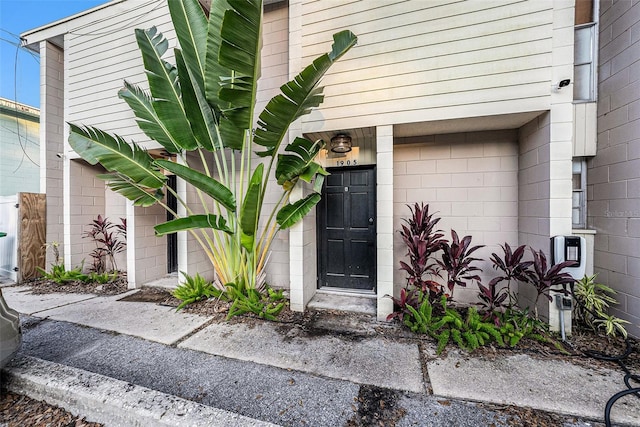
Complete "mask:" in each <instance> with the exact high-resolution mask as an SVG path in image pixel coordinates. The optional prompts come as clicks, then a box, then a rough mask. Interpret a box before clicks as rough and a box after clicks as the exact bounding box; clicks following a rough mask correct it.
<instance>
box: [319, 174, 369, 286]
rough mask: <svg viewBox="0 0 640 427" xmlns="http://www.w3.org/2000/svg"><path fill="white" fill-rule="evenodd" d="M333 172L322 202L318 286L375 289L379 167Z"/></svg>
mask: <svg viewBox="0 0 640 427" xmlns="http://www.w3.org/2000/svg"><path fill="white" fill-rule="evenodd" d="M330 172H331V175H330V176H328V177H327V179H326V180H325V185H324V187H323V190H322V192H323V193H322V200H321V201H320V203H319V204H318V272H319V274H318V277H319V283H318V285H319V287H332V288H343V289H356V290H369V291H373V290H375V281H376V279H375V272H376V270H375V265H376V244H375V242H376V240H375V239H376V228H375V170H374V169H373V168H368V169H335V170H330Z"/></svg>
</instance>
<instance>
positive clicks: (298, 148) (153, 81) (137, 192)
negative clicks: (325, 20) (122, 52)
mask: <svg viewBox="0 0 640 427" xmlns="http://www.w3.org/2000/svg"><path fill="white" fill-rule="evenodd" d="M168 5H169V12H170V15H171V20H172V22H173V26H174V28H175V31H176V35H177V39H178V43H179V46H180V47H179V48H175V49H174V50H173V52H174V58H175V65H173V64H171V63H169V62H168V61H167V60H166V59H165V56H166V54H167V51H168V49H169V42H168V41H167V39H166V38H165V37H164V36H163V35H162V34H161V33H160V32H159V31H158V30H157V29H156V28H155V27H152V28H150V29H147V30H140V29H137V30H135V34H136V40H137V44H138V47H139V49H140V53H141V55H142V60H143V62H144V68H145V70H146V76H147V79H148V83H149V90H148V91H146V90H144V89H142V88H141V87H139V86H136V85H134V84H131V83H129V82H127V81H125V82H124V87H123V88H122V89H121V90H120V92H119V96H120V98H122V99H123V100H124V101H125V102H126V103H127V104H128V105H129V107H130V108H131V110H132V111H133V113H134V114H135V117H136V121H137V123H138V126H139V127H140V129H141V130H142V131H143V132H144V134H145V135H146V136H147V137H148V138H150V139H152V140H154V141H155V142H156V143H157V144H159V145H160V146H161V147H162V148H163V149H164V150H166V151H167V152H168V153H171V154H172V155H174V156H175V157H176V161H169V160H163V159H155V158H153V157H152V156H151V155H150V154H149V153H148V152H147V151H145V150H144V149H142V148H141V146H140V145H139V144H138V143H136V142H134V141H125V140H124V139H123V138H121V137H119V136H117V135H113V134H109V133H106V132H103V131H101V130H99V129H96V128H94V127H90V126H81V125H77V124H70V136H69V143H70V145H71V147H72V148H73V149H74V150H75V151H76V152H77V153H78V154H79V155H80V156H81V157H82V158H84V159H85V160H86V161H87V162H89V163H90V164H96V163H99V164H101V165H102V166H103V167H104V168H105V169H106V170H107V173H106V174H103V175H101V178H103V179H105V180H106V182H107V184H108V186H109V187H110V188H111V189H113V190H115V191H116V192H118V193H120V194H122V195H123V196H125V197H126V198H128V199H129V200H131V201H133V204H134V205H136V206H150V205H154V204H158V205H161V206H162V207H164V208H165V209H166V210H168V211H170V212H171V213H172V214H173V215H174V216H175V219H173V220H171V221H168V222H165V223H162V224H158V225H156V227H155V232H156V234H157V235H158V236H162V235H165V234H167V233H174V232H181V231H186V232H188V233H190V234H191V235H192V236H193V237H194V238H195V240H196V241H197V242H198V243H199V244H200V245H201V246H202V248H203V250H204V251H205V252H206V254H207V256H208V257H209V259H210V260H211V263H212V264H213V267H214V269H215V271H216V276H217V277H216V280H215V283H216V286H217V287H218V288H220V289H221V290H225V286H226V285H227V284H232V283H233V286H234V289H237V288H238V287H240V288H244V289H247V290H249V289H258V290H260V289H262V287H263V285H264V280H265V273H264V268H265V263H266V261H267V258H268V254H269V249H270V246H271V243H272V241H273V239H274V237H275V235H276V234H277V233H278V232H279V231H280V230H284V229H287V228H289V227H291V226H292V225H294V224H296V223H297V222H299V221H300V220H301V219H302V218H303V217H304V216H305V215H306V214H307V213H309V212H310V211H311V209H313V207H314V206H315V205H316V204H317V203H318V201H319V200H320V194H319V192H320V189H321V187H322V183H323V180H324V177H325V176H326V175H327V172H326V171H325V170H324V169H323V168H322V166H321V165H320V164H318V163H316V162H315V160H314V159H315V158H316V155H317V154H318V153H319V151H320V150H321V149H322V148H323V146H324V142H323V141H309V140H307V139H305V138H302V137H297V138H295V139H293V140H292V142H290V143H288V141H289V137H288V129H289V126H290V125H291V123H292V122H294V121H295V120H297V119H299V118H300V117H301V116H303V115H305V114H308V113H309V112H310V111H311V110H312V109H313V108H315V107H317V106H319V105H320V103H321V102H322V101H323V94H322V91H323V88H322V87H321V86H320V82H321V79H322V77H323V76H324V75H325V74H326V72H327V71H328V70H329V68H330V67H331V65H332V64H334V63H335V62H336V61H337V60H338V59H339V58H340V57H341V56H343V55H344V54H345V53H346V52H347V51H348V50H349V49H350V48H351V47H353V46H354V45H355V44H356V41H357V39H356V37H355V35H354V34H353V33H351V32H350V31H342V32H339V33H336V34H334V36H333V45H332V47H331V50H330V51H329V52H328V53H326V54H324V55H321V56H319V57H318V58H317V59H315V60H314V61H313V63H312V64H310V65H309V66H307V67H306V68H304V69H303V70H302V72H300V74H298V75H297V76H296V77H295V78H294V79H293V80H291V81H290V82H288V83H286V84H284V85H283V86H282V87H281V93H280V94H279V95H277V96H275V97H274V98H273V99H271V100H270V101H269V102H268V103H267V105H266V107H265V108H264V110H263V111H262V112H260V114H259V115H257V111H256V91H257V82H258V79H259V77H260V49H261V32H262V14H263V8H262V0H216V1H213V2H211V9H210V11H209V13H208V15H207V14H206V13H205V12H204V11H203V9H202V7H201V6H200V4H199V2H198V0H180V1H178V0H176V1H169V2H168ZM256 115H257V124H255V121H254V120H255V117H256ZM285 141H287V143H286V145H285ZM283 146H284V147H283ZM165 171H168V172H169V173H171V174H175V175H177V177H178V178H180V179H183V180H184V181H186V183H187V184H188V185H190V186H192V187H193V188H194V189H195V193H196V194H197V197H198V199H199V201H200V204H201V205H202V207H201V212H202V213H195V211H194V209H192V205H191V204H189V203H187V200H185V199H183V198H182V197H181V195H180V194H176V192H175V191H173V190H172V189H171V188H169V187H168V186H167V179H166V177H165V174H164V172H165ZM303 182H307V183H310V184H312V186H311V187H312V188H313V191H312V192H311V193H310V194H309V195H307V196H306V197H304V198H302V199H300V200H296V201H293V200H292V199H291V194H292V192H293V190H294V188H295V187H296V186H299V185H302V183H303ZM274 185H277V186H279V188H280V190H279V192H280V193H281V195H280V199H279V201H278V202H277V203H276V204H275V206H274V207H273V209H272V211H271V212H268V213H267V212H263V211H262V210H263V207H264V206H263V205H264V200H265V195H266V193H267V189H268V188H270V186H274ZM167 192H171V193H173V194H174V195H175V196H176V198H177V200H178V203H180V204H181V205H182V206H184V210H185V212H186V215H183V216H180V215H179V212H176V211H172V210H171V209H170V208H169V206H168V205H167V204H166V201H165V199H164V196H165V194H166V193H167ZM199 212H200V211H199ZM261 218H262V220H261ZM265 218H266V219H265Z"/></svg>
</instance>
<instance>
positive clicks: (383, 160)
mask: <svg viewBox="0 0 640 427" xmlns="http://www.w3.org/2000/svg"><path fill="white" fill-rule="evenodd" d="M376 152H377V155H376V160H377V161H376V163H377V165H376V234H377V236H376V257H377V260H376V277H377V284H376V292H377V296H378V306H377V317H378V320H386V318H387V316H388V315H389V314H390V313H391V312H393V301H392V300H391V299H390V298H387V297H386V296H387V295H393V294H394V293H395V292H394V273H393V272H394V268H395V266H396V265H397V262H396V260H395V257H394V247H393V235H394V227H393V223H394V221H393V215H394V205H393V201H394V200H395V194H394V181H395V176H394V175H393V171H394V147H393V127H392V126H378V127H377V128H376Z"/></svg>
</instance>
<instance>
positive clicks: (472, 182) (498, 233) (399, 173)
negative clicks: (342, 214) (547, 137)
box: [393, 131, 518, 302]
mask: <svg viewBox="0 0 640 427" xmlns="http://www.w3.org/2000/svg"><path fill="white" fill-rule="evenodd" d="M393 160H394V165H393V167H394V177H393V183H394V196H393V201H394V230H396V231H397V230H400V228H401V225H402V223H403V221H402V219H403V218H407V217H408V216H409V215H410V211H409V208H407V206H406V205H407V204H409V205H411V206H413V204H414V203H416V202H417V203H421V202H425V203H428V204H429V208H430V209H429V211H430V212H432V213H435V216H437V217H440V218H442V219H441V221H440V222H439V224H438V228H440V229H441V230H443V231H444V234H445V236H446V237H447V238H449V239H450V237H451V232H450V231H451V229H454V230H456V232H457V233H458V235H459V236H460V238H462V237H463V236H465V235H471V236H472V238H473V240H472V244H473V245H474V246H475V245H485V247H484V248H482V249H480V250H478V251H477V252H475V253H474V256H477V257H479V258H482V259H483V260H484V261H483V262H479V263H478V264H477V265H478V266H479V267H480V268H482V269H483V270H484V271H483V273H482V274H481V277H482V278H483V282H484V283H485V284H486V283H488V281H489V280H490V278H492V277H493V276H492V275H493V269H492V268H491V264H490V263H489V257H490V255H491V253H492V252H498V253H501V252H500V251H501V250H500V248H499V245H500V244H503V243H505V242H507V243H509V244H510V245H515V244H516V243H517V241H518V185H517V182H518V142H517V132H516V131H500V132H475V133H463V134H449V135H436V136H431V137H425V142H424V143H423V144H411V145H396V146H395V147H394V150H393ZM405 254H406V247H405V246H404V244H403V242H402V239H401V237H400V235H399V233H397V232H396V233H395V235H394V257H395V260H394V265H395V266H399V261H400V260H401V259H403V257H404V255H405ZM394 283H395V284H396V286H397V287H399V286H401V285H403V284H404V283H405V273H404V272H403V271H400V270H396V271H395V273H394ZM476 291H477V288H476V287H475V286H472V287H471V286H470V287H467V288H466V289H464V288H460V289H455V291H454V296H455V297H456V299H457V300H459V301H467V302H475V300H476Z"/></svg>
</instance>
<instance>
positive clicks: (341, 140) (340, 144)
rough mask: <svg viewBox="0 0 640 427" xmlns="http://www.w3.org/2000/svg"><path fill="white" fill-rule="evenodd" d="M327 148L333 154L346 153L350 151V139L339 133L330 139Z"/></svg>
mask: <svg viewBox="0 0 640 427" xmlns="http://www.w3.org/2000/svg"><path fill="white" fill-rule="evenodd" d="M329 147H330V148H331V151H333V152H334V153H348V152H349V151H351V137H350V136H349V135H347V134H344V133H339V134H337V135H336V136H334V137H333V138H331V143H330V144H329Z"/></svg>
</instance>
